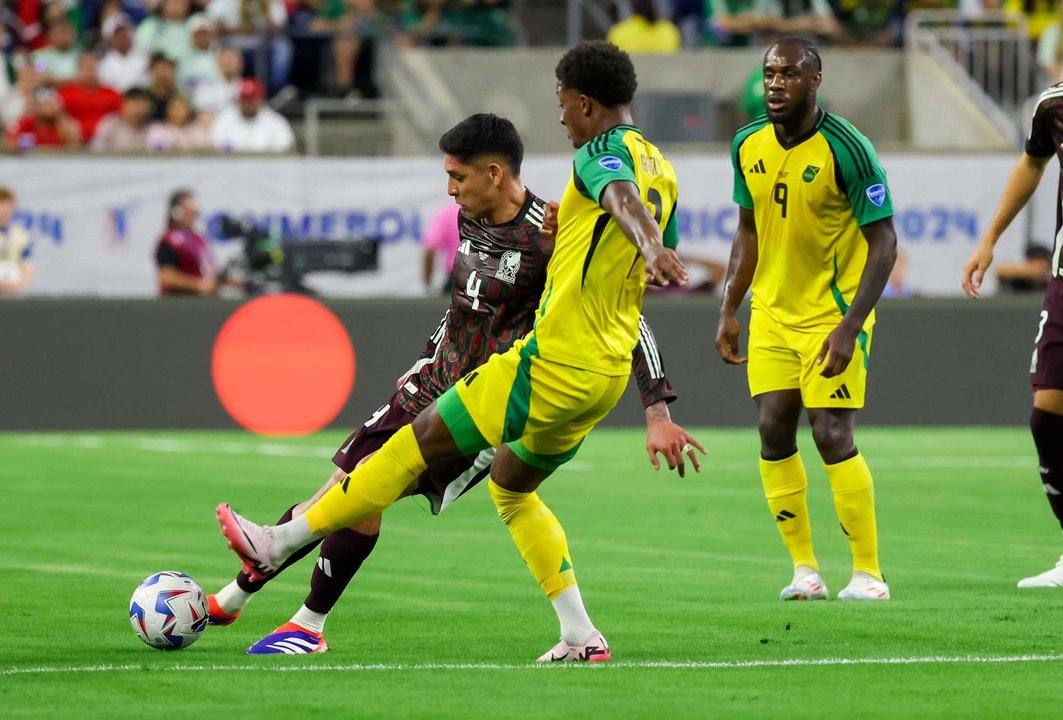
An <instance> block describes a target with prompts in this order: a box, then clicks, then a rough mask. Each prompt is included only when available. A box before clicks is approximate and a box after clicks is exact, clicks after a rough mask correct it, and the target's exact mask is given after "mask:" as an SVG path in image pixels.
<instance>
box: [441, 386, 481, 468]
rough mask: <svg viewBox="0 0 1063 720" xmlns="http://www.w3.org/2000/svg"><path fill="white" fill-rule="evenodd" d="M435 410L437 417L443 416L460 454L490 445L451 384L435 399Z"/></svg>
mask: <svg viewBox="0 0 1063 720" xmlns="http://www.w3.org/2000/svg"><path fill="white" fill-rule="evenodd" d="M458 382H461V380H459V381H458ZM436 410H438V411H439V417H441V418H443V422H444V423H445V424H446V426H447V429H448V430H450V434H451V436H452V437H453V438H454V442H456V443H457V445H458V450H460V451H461V454H462V455H473V454H475V453H478V452H480V451H481V450H486V449H487V448H489V447H491V443H489V442H487V440H486V439H485V438H484V436H483V435H482V434H481V433H480V429H479V428H478V427H476V423H474V422H473V420H472V416H471V415H469V411H468V410H467V409H466V407H465V403H463V402H462V401H461V396H460V395H458V391H457V390H455V389H454V387H453V386H451V387H450V388H449V389H448V390H447V391H446V392H445V393H443V394H442V395H440V396H439V399H437V400H436Z"/></svg>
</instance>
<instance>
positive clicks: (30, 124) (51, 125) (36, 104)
mask: <svg viewBox="0 0 1063 720" xmlns="http://www.w3.org/2000/svg"><path fill="white" fill-rule="evenodd" d="M80 144H81V131H80V128H79V127H78V124H77V122H76V121H75V120H74V119H73V118H72V117H70V116H69V115H68V114H67V113H66V111H65V110H64V109H63V101H62V99H61V98H60V97H59V93H58V92H56V91H55V89H53V88H51V87H48V86H46V85H42V86H41V87H39V88H37V90H36V92H35V93H34V96H33V102H32V103H31V104H30V112H29V114H26V115H23V116H22V119H21V120H19V121H18V122H17V123H15V124H14V125H12V126H11V127H9V128H8V129H7V132H6V133H4V152H7V153H19V152H25V151H28V150H32V149H34V148H53V149H55V148H62V147H67V148H71V147H77V146H78V145H80Z"/></svg>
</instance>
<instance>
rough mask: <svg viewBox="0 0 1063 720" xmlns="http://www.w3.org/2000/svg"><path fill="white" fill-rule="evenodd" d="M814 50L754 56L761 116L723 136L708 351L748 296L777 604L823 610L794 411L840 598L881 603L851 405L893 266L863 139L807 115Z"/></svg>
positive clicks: (733, 342)
mask: <svg viewBox="0 0 1063 720" xmlns="http://www.w3.org/2000/svg"><path fill="white" fill-rule="evenodd" d="M821 67H822V64H821V62H820V58H819V53H818V51H817V50H816V47H815V46H814V45H813V44H812V43H810V42H808V41H807V40H804V39H801V38H796V37H787V38H783V39H781V40H779V41H778V42H776V43H775V44H774V45H772V46H771V47H770V48H769V49H768V51H767V52H766V53H765V55H764V90H765V106H766V109H767V115H762V116H761V117H759V118H757V119H756V120H754V121H753V122H751V123H750V124H748V125H746V126H745V127H743V128H740V129H739V130H738V132H737V133H736V134H735V139H734V143H733V145H732V150H731V156H732V161H733V164H734V172H735V181H734V200H735V202H736V203H737V204H738V206H739V220H738V231H737V232H736V233H735V239H734V245H733V247H732V249H731V260H730V264H729V266H728V269H727V279H726V284H725V287H724V300H723V306H722V308H721V310H720V321H719V326H718V328H717V331H716V348H717V349H718V350H719V352H720V355H721V356H722V357H723V359H724V360H725V361H726V362H728V363H732V364H740V363H744V362H746V361H747V358H745V357H739V355H738V335H739V325H738V321H737V320H736V319H735V313H736V312H737V311H738V307H739V305H740V304H741V302H742V298H743V297H745V294H746V291H747V290H750V289H752V295H753V298H752V313H751V315H750V320H749V354H748V362H749V366H748V378H749V391H750V394H751V395H752V396H753V400H754V401H755V402H756V405H757V410H758V413H759V429H760V441H761V460H760V476H761V480H762V481H763V483H764V492H765V495H767V498H768V507H769V509H770V510H771V514H772V515H773V516H774V517H775V520H776V522H777V523H778V527H779V532H780V533H781V534H782V539H783V542H784V543H785V545H786V548H787V549H788V550H789V551H790V555H791V557H792V559H793V564H794V576H793V580H792V581H791V582H790V584H789V585H787V586H786V587H785V588H783V590H782V593H781V598H782V599H783V600H824V599H826V598H827V597H828V592H827V586H826V584H825V583H824V582H823V578H822V577H821V576H820V573H819V569H820V568H819V563H818V562H817V561H816V556H815V554H814V553H813V551H812V529H811V524H810V522H809V517H808V503H807V500H806V489H807V486H808V480H807V478H806V476H805V468H804V464H803V463H802V462H801V458H800V456H799V455H798V452H797V424H798V421H799V419H800V414H801V408H802V406H803V407H805V408H807V411H808V420H809V422H810V423H811V425H812V437H813V439H814V440H815V443H816V448H817V449H818V450H819V454H820V456H821V457H822V459H823V463H824V466H825V467H826V470H827V475H828V477H829V478H830V483H831V489H832V490H833V493H834V506H835V508H836V510H837V513H838V519H839V520H840V521H841V525H842V531H843V532H844V533H845V535H846V537H847V538H848V540H849V546H850V549H851V550H852V553H853V575H852V580H851V581H850V582H849V585H848V586H847V587H846V588H845V589H844V590H842V591H841V592H840V593H838V598H839V599H842V600H887V599H889V596H890V594H889V586H888V585H887V584H886V582H885V580H884V578H883V576H882V570H881V569H880V568H879V561H878V535H877V530H876V527H875V500H874V490H873V487H872V481H871V472H870V470H868V467H867V463H866V462H864V458H863V456H862V455H861V454H860V452H859V451H858V450H857V448H856V444H855V443H854V441H853V425H854V421H855V417H856V411H857V410H858V409H859V408H861V407H863V405H864V387H865V384H866V381H867V367H868V359H869V357H870V353H871V333H872V328H873V325H874V322H875V314H874V306H875V303H876V302H877V301H878V299H879V296H880V295H881V294H882V289H883V288H884V287H885V285H886V280H887V279H888V278H889V274H890V270H891V269H892V268H893V263H894V261H895V259H896V254H897V251H896V245H897V238H896V234H895V232H894V230H893V220H892V215H893V209H892V204H891V201H890V192H889V187H888V186H887V184H886V174H885V172H884V171H883V170H882V167H881V165H880V164H879V161H878V158H877V156H876V154H875V150H874V148H873V147H871V143H870V142H868V140H867V138H865V137H864V136H863V135H861V134H860V133H859V132H857V131H856V129H855V128H853V126H852V125H850V124H849V123H848V122H846V121H845V120H843V119H842V118H840V117H837V116H836V115H832V114H830V113H828V112H825V111H823V110H821V109H820V108H819V107H818V106H817V104H816V90H817V88H819V85H820V82H821V80H822V74H821Z"/></svg>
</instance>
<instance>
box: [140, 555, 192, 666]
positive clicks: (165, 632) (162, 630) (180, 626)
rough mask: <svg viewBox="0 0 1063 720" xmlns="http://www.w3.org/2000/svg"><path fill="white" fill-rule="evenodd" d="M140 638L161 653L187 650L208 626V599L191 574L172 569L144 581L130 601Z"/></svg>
mask: <svg viewBox="0 0 1063 720" xmlns="http://www.w3.org/2000/svg"><path fill="white" fill-rule="evenodd" d="M129 622H130V623H132V625H133V631H134V632H135V633H136V634H137V636H138V637H139V638H140V639H141V640H143V641H144V642H146V643H147V644H148V645H151V646H152V647H153V648H158V649H159V650H180V649H181V648H186V647H188V646H189V645H191V644H192V643H194V642H195V641H196V640H198V639H199V636H200V635H202V634H203V631H204V630H205V629H206V627H207V596H206V595H205V594H204V593H203V588H201V587H200V586H199V583H197V582H196V581H195V580H193V579H192V578H190V577H189V576H188V575H185V574H184V573H180V572H174V571H172V570H166V571H163V572H159V573H155V574H154V575H151V576H149V577H146V578H144V582H142V583H140V584H139V585H137V589H136V590H134V591H133V598H132V600H130V601H129Z"/></svg>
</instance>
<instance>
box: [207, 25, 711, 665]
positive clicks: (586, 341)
mask: <svg viewBox="0 0 1063 720" xmlns="http://www.w3.org/2000/svg"><path fill="white" fill-rule="evenodd" d="M557 80H558V84H557V94H558V98H559V100H560V103H561V122H562V123H563V124H564V125H565V127H566V128H567V129H568V133H569V137H570V138H571V139H572V143H573V145H574V146H575V147H577V148H579V149H578V150H577V152H576V156H575V159H574V162H573V169H572V178H571V180H570V181H569V183H568V187H567V188H566V189H565V193H564V196H563V197H562V200H561V205H560V208H559V209H558V216H557V222H558V229H557V236H556V240H555V246H554V252H553V255H552V257H551V260H550V264H549V266H548V268H547V275H546V282H545V288H544V291H543V296H542V298H541V300H540V302H539V309H538V312H537V315H536V320H535V325H534V328H533V329H532V331H531V332H530V333H529V334H528V335H526V336H525V337H524V338H522V339H521V340H518V341H517V342H516V344H515V345H514V346H513V347H512V348H511V349H510V350H509V351H507V352H505V353H502V354H499V355H494V356H492V357H491V358H490V359H489V360H488V361H487V363H486V364H484V365H482V366H480V367H479V368H477V369H476V370H474V371H472V372H470V373H469V374H468V375H466V376H465V377H463V378H462V379H460V380H458V382H457V383H456V384H455V385H454V386H453V387H451V388H450V389H449V390H448V391H447V392H446V393H444V394H443V395H442V396H440V397H439V399H438V400H436V401H435V402H434V403H433V404H432V405H430V406H428V408H426V409H425V410H424V411H423V412H421V414H420V415H418V416H417V418H416V419H415V420H414V421H413V422H412V423H411V424H409V425H406V426H405V427H403V428H402V429H401V430H399V431H397V432H396V433H395V434H394V435H393V436H392V437H391V439H390V440H388V442H387V443H385V444H384V446H383V447H382V448H381V449H380V450H379V451H378V452H377V453H376V454H375V455H373V456H372V457H371V458H370V459H369V460H368V461H366V462H365V463H364V464H362V465H360V466H359V467H358V468H356V469H355V470H354V472H352V473H351V474H350V475H349V476H348V477H347V478H346V479H344V480H343V481H341V482H340V483H338V484H336V485H335V486H334V487H333V488H332V489H331V490H329V491H328V492H326V493H325V494H324V495H323V496H322V497H321V499H320V500H318V501H317V502H315V503H314V504H313V505H311V506H310V507H309V509H307V511H306V513H305V514H304V515H301V516H299V517H296V518H295V519H293V520H291V521H290V522H287V523H283V524H279V525H276V526H274V527H264V526H260V525H256V524H254V523H252V522H250V521H248V520H246V519H244V518H242V517H240V516H239V515H237V514H236V513H234V512H233V511H232V509H231V508H230V507H229V506H228V505H225V504H223V505H220V506H219V507H218V519H219V521H220V522H221V524H222V532H223V534H224V535H225V536H226V538H227V539H228V540H229V545H230V547H232V548H233V550H235V551H236V553H237V554H238V555H239V556H240V558H241V561H242V562H243V565H244V568H245V570H246V571H247V572H248V574H249V575H251V578H252V579H256V578H259V577H264V576H268V575H269V574H271V573H273V572H275V571H276V570H277V568H278V567H280V565H281V564H282V563H283V562H284V561H285V559H286V558H288V557H289V556H290V555H291V554H292V552H294V551H295V550H296V549H298V548H300V547H302V546H304V545H306V544H307V543H308V542H310V541H312V540H313V539H314V538H317V537H321V536H322V535H325V534H327V533H330V532H332V531H335V530H338V529H340V528H344V527H348V526H350V525H352V524H354V523H357V522H360V521H362V520H364V519H366V518H369V517H374V516H375V515H377V514H379V513H380V512H382V511H383V510H384V509H385V508H387V507H388V506H389V505H391V504H392V503H394V502H395V501H396V500H397V499H398V498H399V497H401V496H402V495H403V493H404V492H405V491H406V489H407V487H408V486H410V485H411V484H412V483H416V478H417V476H418V475H420V474H421V472H422V471H423V470H424V469H425V468H426V467H427V464H428V463H429V462H432V461H434V460H439V459H442V458H446V457H453V456H457V455H470V454H475V453H477V452H479V451H480V450H483V449H486V448H489V447H496V446H498V451H497V453H496V455H495V459H494V462H493V463H492V465H491V477H492V480H491V482H490V483H489V484H488V489H489V492H490V494H491V498H492V499H493V500H494V502H495V506H496V507H497V509H498V513H499V515H500V516H501V517H502V520H503V522H504V523H505V524H506V525H507V527H508V528H509V530H510V533H511V535H512V536H513V540H514V542H515V543H516V545H517V548H518V549H519V550H520V553H521V555H522V556H523V558H524V560H525V562H526V563H527V565H528V569H529V570H530V571H531V572H532V574H533V575H534V576H535V579H536V580H537V581H538V582H539V585H540V587H541V588H542V589H543V591H544V592H545V593H546V595H547V596H548V597H549V598H550V600H551V601H552V602H553V604H554V609H555V611H556V612H557V615H558V618H559V620H560V622H561V642H559V643H558V644H557V645H556V646H554V647H553V648H552V649H551V650H550V651H548V652H547V653H546V654H544V655H543V656H542V657H540V658H539V660H540V661H542V662H547V661H555V660H561V661H576V660H592V661H595V660H597V661H601V660H609V659H610V657H611V653H610V650H609V646H608V644H607V643H606V641H605V638H604V637H602V634H601V633H600V632H598V630H597V629H596V628H595V627H594V625H593V624H592V623H591V622H590V619H589V618H588V617H587V615H586V613H585V611H584V610H583V603H582V600H581V599H580V595H579V588H578V587H577V586H576V579H575V574H574V572H573V569H572V556H571V554H570V553H569V550H568V544H567V541H566V539H565V532H564V530H563V529H562V527H561V524H560V523H559V522H558V521H557V518H555V517H554V515H553V513H551V512H550V510H549V509H548V508H547V507H546V505H544V504H543V502H542V501H541V500H540V499H539V497H538V495H536V493H535V490H536V488H537V487H538V486H539V484H540V483H541V482H542V481H543V480H545V479H546V478H547V477H548V476H549V475H550V474H551V473H552V472H553V471H554V470H556V469H557V468H558V467H560V466H561V465H562V464H564V463H565V462H567V461H568V460H569V459H571V458H572V457H573V456H574V455H575V454H576V451H577V450H578V449H579V446H580V444H581V443H582V442H583V439H584V438H585V437H586V436H587V434H588V433H589V432H590V431H591V429H593V428H594V426H595V425H596V424H597V423H598V422H599V421H600V420H601V419H602V418H604V417H605V416H606V415H607V414H608V413H609V411H610V410H611V409H612V408H613V406H614V405H615V404H616V402H617V400H618V399H619V398H620V395H621V394H622V393H623V391H624V387H625V385H626V384H627V378H628V376H629V375H630V374H631V351H632V349H633V348H634V347H635V344H636V342H637V341H638V336H639V312H640V309H641V306H642V294H643V290H644V289H645V282H646V275H647V274H649V275H650V276H651V277H652V278H653V279H654V281H655V282H658V283H662V284H667V283H671V282H675V283H679V284H682V283H684V282H686V270H685V269H684V267H683V264H682V263H681V262H680V260H679V257H678V256H677V255H676V253H675V250H674V249H673V247H674V245H675V241H676V239H677V233H676V227H675V208H676V197H677V182H676V177H675V173H674V172H673V171H672V167H671V165H670V164H669V163H668V161H667V160H665V159H664V157H662V155H661V153H660V151H658V150H657V148H656V147H654V146H653V145H652V144H650V143H649V142H648V141H647V140H646V139H645V138H643V137H642V134H641V133H640V132H639V131H638V129H637V128H635V127H634V126H632V125H631V112H630V110H629V105H630V103H631V100H632V97H633V95H634V92H635V85H636V80H635V68H634V66H633V65H632V64H631V60H630V59H629V58H628V56H627V55H626V54H625V53H623V52H621V51H620V50H619V49H617V48H616V47H615V46H613V45H610V44H608V43H601V42H599V43H585V44H582V45H579V46H577V47H575V48H573V49H572V50H570V51H569V52H568V53H567V54H566V55H565V56H564V57H563V58H562V59H561V62H560V63H559V64H558V66H557ZM695 449H697V450H701V451H702V452H704V450H703V449H702V448H701V446H700V445H699V444H698V443H697V441H696V440H694V439H693V438H692V437H690V436H689V435H687V434H686V432H685V431H681V430H680V431H679V432H676V433H675V434H674V435H673V436H672V442H671V444H670V445H669V446H668V447H667V450H666V451H665V452H664V455H665V457H666V459H667V460H668V465H669V467H672V468H679V470H680V472H682V471H683V468H684V454H686V455H687V456H688V457H689V459H690V460H691V461H692V463H693V465H694V467H695V469H697V467H698V463H697V459H696V458H697V456H696V452H695Z"/></svg>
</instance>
